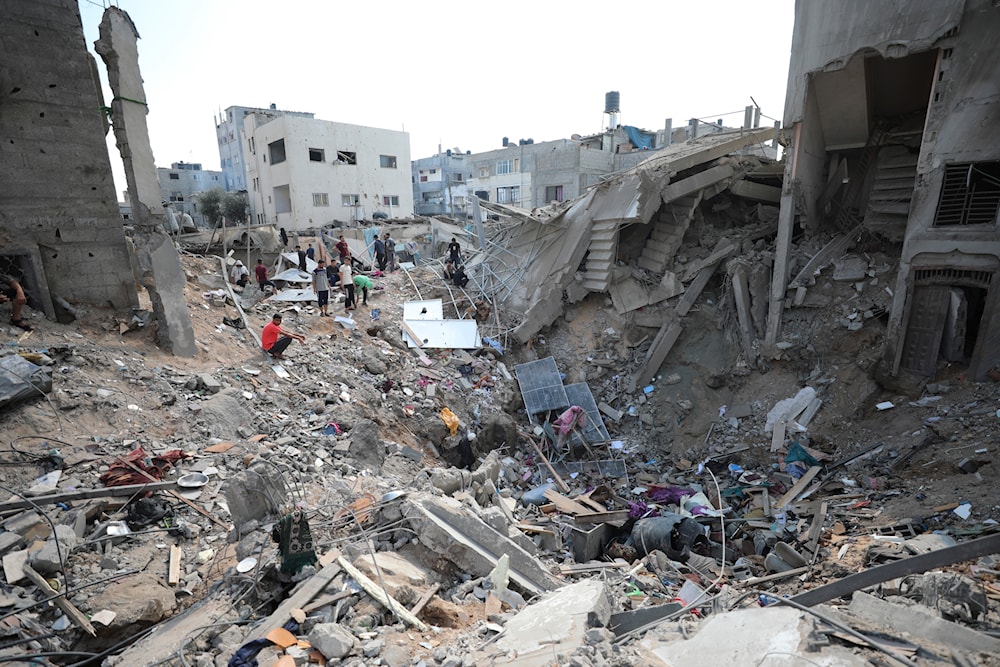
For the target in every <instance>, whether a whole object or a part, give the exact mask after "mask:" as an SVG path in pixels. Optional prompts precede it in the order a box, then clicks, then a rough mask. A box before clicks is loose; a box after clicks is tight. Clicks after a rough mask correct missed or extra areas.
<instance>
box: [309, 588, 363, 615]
mask: <svg viewBox="0 0 1000 667" xmlns="http://www.w3.org/2000/svg"><path fill="white" fill-rule="evenodd" d="M352 595H354V591H353V590H347V591H339V592H337V593H334V594H333V595H330V594H326V595H321V596H319V597H318V598H316V599H315V600H313V601H312V602H310V603H309V604H307V605H306V606H304V607H302V611H304V612H305V613H307V614H308V613H310V612H313V611H316V610H317V609H319V608H321V607H325V606H326V605H328V604H333V603H334V602H339V601H340V600H343V599H345V598H349V597H351V596H352Z"/></svg>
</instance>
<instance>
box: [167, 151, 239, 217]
mask: <svg viewBox="0 0 1000 667" xmlns="http://www.w3.org/2000/svg"><path fill="white" fill-rule="evenodd" d="M156 176H157V178H158V179H159V180H160V192H161V193H162V197H163V202H164V204H169V205H170V206H171V207H172V208H173V209H174V212H175V213H177V214H179V215H181V214H184V213H187V214H188V215H190V216H191V219H192V220H193V221H194V224H196V225H197V226H199V227H207V226H208V222H207V221H206V220H205V216H204V215H203V214H202V213H201V212H200V211H199V210H198V198H197V196H195V195H197V194H198V193H199V192H205V191H206V190H211V189H212V188H221V187H222V183H223V174H222V172H221V171H206V170H204V169H202V168H201V164H199V163H197V162H174V163H173V164H171V165H170V169H166V168H164V167H157V168H156Z"/></svg>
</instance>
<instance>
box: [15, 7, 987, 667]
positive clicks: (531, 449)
mask: <svg viewBox="0 0 1000 667" xmlns="http://www.w3.org/2000/svg"><path fill="white" fill-rule="evenodd" d="M897 10H898V7H897V6H896V5H894V4H885V5H881V4H878V3H867V2H862V1H861V0H836V1H830V2H824V3H815V2H807V1H805V0H802V1H800V2H798V3H797V5H796V9H795V28H794V33H793V40H792V45H791V59H790V68H789V73H788V94H787V98H786V104H785V110H784V119H783V123H782V126H781V127H780V128H771V127H758V126H756V125H757V124H756V123H751V122H748V123H746V126H745V127H743V128H741V129H736V130H732V131H719V132H713V133H710V134H705V135H704V136H695V137H693V138H691V139H689V140H686V141H681V142H678V143H672V144H670V145H667V146H666V147H663V148H661V149H658V150H655V151H650V152H649V153H648V156H644V159H641V160H636V161H634V164H635V166H633V167H630V168H628V169H625V170H622V171H620V172H617V173H614V174H611V175H610V176H608V177H606V178H604V179H603V181H602V182H600V183H599V184H597V185H594V186H592V187H589V188H587V189H586V191H585V192H583V193H582V194H581V195H580V196H579V197H576V198H574V199H571V200H568V201H564V202H554V203H551V204H550V205H548V206H545V207H541V208H535V209H531V210H528V209H522V208H518V207H515V206H511V205H509V204H501V203H496V202H489V201H477V200H475V199H472V200H471V202H470V208H471V209H472V217H471V219H469V220H466V219H461V220H459V219H454V218H449V217H446V216H432V217H416V218H411V219H406V220H390V221H379V222H378V224H376V223H375V222H374V221H373V222H372V223H371V224H365V225H359V226H355V227H348V228H337V229H317V230H315V233H295V234H294V236H293V238H291V239H283V238H281V237H280V236H279V235H278V234H276V233H275V234H268V233H266V232H264V231H260V230H256V231H255V232H254V233H253V234H251V233H250V231H249V227H248V228H247V231H246V232H245V233H244V232H243V231H241V230H239V229H230V230H229V231H228V232H227V230H225V229H223V230H222V233H221V235H220V237H219V238H220V239H223V237H225V239H224V240H221V244H222V245H221V247H222V252H221V253H218V254H216V253H212V252H209V247H210V246H213V243H214V242H215V235H216V232H215V231H213V232H212V237H211V238H209V240H208V242H207V243H206V242H204V240H200V241H198V242H193V241H192V242H191V243H190V244H184V243H180V242H179V241H178V238H173V237H171V236H170V234H169V233H165V232H164V227H165V220H166V213H165V212H164V208H163V206H162V203H161V197H160V191H159V186H158V183H157V180H156V179H157V176H156V171H155V166H154V159H153V154H152V149H151V147H150V140H149V134H148V131H147V127H146V115H147V114H148V113H149V112H150V110H149V109H147V107H146V105H145V103H143V102H142V100H144V99H146V98H145V96H144V92H143V81H142V76H141V72H140V63H141V61H142V54H141V42H139V41H137V40H138V36H139V32H140V31H141V30H143V26H137V25H135V24H134V23H133V22H132V20H131V19H130V18H129V16H128V14H126V13H125V12H124V11H122V10H121V9H119V8H117V7H111V8H108V9H107V10H106V11H105V15H104V19H103V20H102V22H101V30H100V40H99V41H98V44H97V45H96V50H97V53H99V54H100V57H101V60H103V63H104V66H105V67H107V69H108V73H109V81H110V84H111V88H112V90H113V91H114V99H112V100H110V102H108V101H103V100H101V99H100V92H99V91H100V87H99V85H98V82H97V73H96V72H97V70H96V68H97V67H98V63H97V62H96V61H95V59H94V58H92V57H91V56H90V55H89V54H88V53H87V48H86V44H85V43H84V38H83V30H82V25H81V17H80V12H79V8H78V6H77V3H76V2H75V0H11V1H10V2H9V3H7V4H6V5H5V6H4V7H3V8H2V9H0V14H2V16H3V18H4V20H3V21H0V38H2V39H0V44H3V48H4V52H5V53H4V55H5V56H6V57H5V58H4V59H3V61H2V64H0V145H2V146H0V161H2V164H3V165H4V168H3V170H2V172H0V179H2V181H0V248H2V249H0V260H2V261H3V262H4V266H3V267H0V274H15V275H16V277H18V278H19V280H20V282H21V283H22V285H23V288H24V292H25V295H26V296H27V304H26V307H25V310H24V318H25V320H26V321H27V322H29V323H30V327H28V328H25V327H16V326H14V325H13V324H11V325H8V324H6V321H7V320H6V318H7V309H8V308H10V305H9V304H7V303H0V313H2V315H3V319H2V320H0V323H2V326H0V332H2V333H0V335H2V337H3V338H4V345H3V351H2V353H0V424H2V430H3V434H4V437H3V447H4V451H3V453H2V454H0V463H2V464H3V465H0V490H2V491H3V493H4V500H3V501H2V502H0V557H2V572H0V575H2V577H0V662H8V663H12V664H34V665H79V666H81V667H82V666H84V665H103V666H107V667H112V666H115V665H120V666H122V667H136V666H150V667H151V666H152V665H178V666H180V665H198V666H199V667H209V666H214V667H221V666H223V665H226V666H229V667H250V666H252V665H260V666H261V667H271V666H272V665H280V666H281V667H290V666H292V665H307V664H337V665H358V666H360V665H389V666H393V667H395V666H403V665H412V664H424V665H444V666H447V667H468V666H472V665H485V664H490V665H528V666H532V665H538V666H540V667H541V666H544V665H576V666H579V667H611V666H617V665H664V666H675V667H680V666H682V665H690V664H703V663H704V664H733V665H744V664H746V665H750V664H754V665H756V664H788V665H792V664H800V663H802V662H807V663H808V664H822V665H895V666H898V665H924V664H954V665H957V666H958V667H967V666H969V665H998V664H1000V620H998V614H1000V524H998V520H1000V499H998V496H997V485H996V483H995V481H994V473H995V472H996V460H995V459H994V458H993V457H995V456H996V452H997V447H998V444H997V443H998V442H1000V437H998V433H1000V426H998V424H1000V421H998V416H1000V351H998V350H1000V346H998V344H997V343H998V340H997V338H998V337H1000V328H998V327H1000V319H998V315H997V304H996V300H997V299H998V298H1000V297H998V296H997V294H996V291H997V290H995V289H993V281H992V278H993V277H994V275H995V273H996V271H997V270H998V266H1000V239H998V236H997V222H998V217H997V216H998V208H1000V118H998V113H1000V112H998V109H1000V105H998V102H1000V51H998V50H997V49H995V48H989V47H988V46H987V45H990V44H991V39H992V37H993V36H994V35H996V34H1000V8H998V7H997V6H996V2H994V1H992V0H935V1H933V2H931V1H922V2H914V3H912V5H911V6H910V7H908V11H907V12H905V13H900V12H898V11H897ZM110 131H113V132H114V136H115V140H116V143H117V145H118V147H119V150H120V153H121V156H122V157H123V160H124V163H125V174H126V178H127V181H128V188H129V195H130V198H131V203H132V210H133V216H134V217H133V220H132V221H131V222H132V223H133V224H130V225H129V226H127V227H126V226H123V224H122V220H121V217H120V216H119V211H118V206H117V203H116V197H115V193H114V185H113V182H112V175H111V163H110V160H111V159H112V157H111V156H108V154H107V151H106V150H105V136H106V133H107V132H110ZM776 144H780V145H781V146H782V150H783V154H782V156H781V157H780V159H775V157H774V150H773V146H774V145H776ZM114 157H115V158H117V156H114ZM626 162H627V163H629V164H631V163H632V162H629V161H626ZM54 183H58V184H59V188H58V189H57V190H56V189H54V188H53V184H54ZM282 231H284V230H282ZM227 234H228V236H227ZM341 234H343V235H344V237H345V238H344V244H345V247H346V249H347V250H346V254H347V256H348V257H349V258H350V260H349V261H350V264H351V265H353V267H354V271H355V272H356V273H357V274H362V275H363V276H367V277H368V279H369V280H370V282H371V283H372V286H371V287H370V288H368V287H365V286H366V284H367V283H366V282H365V281H361V282H357V281H355V282H356V284H357V285H358V286H359V295H358V296H359V298H361V299H363V301H362V303H361V304H359V305H358V306H357V307H356V309H355V310H353V311H352V310H349V309H347V308H346V304H345V303H344V302H342V299H341V293H340V292H338V291H334V292H332V298H331V310H332V311H333V312H331V315H332V316H331V317H322V316H321V314H320V313H321V311H320V310H319V309H318V307H317V305H316V296H317V294H316V292H314V291H313V286H314V285H315V283H314V282H313V281H314V278H313V277H312V276H313V275H314V273H313V272H314V271H315V270H316V268H317V267H318V266H319V265H318V261H319V260H325V261H330V262H332V261H335V259H336V257H337V256H338V254H341V255H343V254H345V251H344V250H341V249H340V248H338V247H337V246H336V244H337V242H338V237H339V236H340V235H341ZM251 237H252V238H251ZM376 238H380V239H382V238H386V239H388V240H387V241H386V243H388V246H389V248H390V249H391V250H393V251H394V253H395V254H394V256H393V257H392V258H390V259H389V261H388V262H387V263H385V262H384V261H380V258H379V257H378V256H377V254H376V253H375V249H374V248H375V243H374V242H375V239H376ZM452 239H456V240H457V243H458V245H459V252H460V257H461V261H460V263H459V266H458V267H457V268H460V269H461V270H462V272H463V274H464V275H465V276H466V277H467V278H468V280H467V281H458V280H445V279H444V278H443V272H444V271H445V270H448V271H452V270H454V269H455V268H456V267H454V266H451V267H449V266H448V265H446V261H447V259H448V257H449V253H450V252H451V251H450V250H449V249H448V246H449V242H450V241H451V240H452ZM241 243H242V244H243V245H242V246H241ZM230 245H231V246H232V250H230V249H229V246H230ZM296 245H301V246H302V247H303V248H305V247H309V248H312V249H314V251H315V256H314V257H313V256H310V257H308V258H307V257H306V255H305V254H304V253H303V255H301V256H300V255H298V254H297V253H296V252H294V251H293V250H292V248H293V247H295V246H296ZM214 247H216V248H217V247H218V246H214ZM244 253H245V254H244ZM257 259H260V260H261V262H262V263H264V264H265V267H266V269H267V273H266V274H265V280H261V281H260V283H259V284H258V281H257V280H256V279H255V278H254V274H253V273H252V269H253V265H254V263H255V262H256V260H257ZM383 259H384V258H383ZM237 260H241V261H242V262H246V265H247V266H248V267H249V268H250V269H251V275H250V280H249V281H248V282H246V283H245V284H242V285H241V284H238V283H237V281H236V279H235V278H233V277H232V276H234V275H238V270H239V266H242V263H241V264H240V265H239V266H238V265H237V264H236V262H237ZM380 265H381V266H380ZM303 268H304V269H305V270H304V271H303V270H302V269H303ZM234 269H235V270H234ZM359 277H360V276H359ZM265 283H266V284H265ZM362 287H364V290H363V292H362V291H361V290H362ZM335 290H336V288H335ZM274 313H279V314H281V315H282V316H283V321H282V325H281V326H282V327H284V328H285V329H287V330H288V331H293V332H297V333H299V334H302V335H303V336H304V339H303V340H301V341H295V342H292V343H291V345H290V347H288V349H287V351H286V352H285V356H284V358H279V357H276V356H274V355H270V354H269V353H267V352H265V351H264V350H263V349H262V347H261V345H262V340H261V336H260V332H261V329H262V327H264V326H265V324H267V323H268V322H270V321H271V318H272V315H273V314H274Z"/></svg>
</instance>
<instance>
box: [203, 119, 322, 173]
mask: <svg viewBox="0 0 1000 667" xmlns="http://www.w3.org/2000/svg"><path fill="white" fill-rule="evenodd" d="M251 114H253V115H256V116H257V118H258V122H266V120H267V119H270V118H277V117H278V116H285V115H288V116H299V117H301V118H312V117H313V114H312V113H309V112H305V111H282V110H281V109H278V107H277V105H275V104H272V105H271V106H270V107H268V108H267V109H261V108H258V107H238V106H236V107H229V108H228V109H226V110H225V111H223V112H222V113H221V114H219V115H217V116H216V117H215V134H216V137H217V138H218V140H219V164H220V166H221V167H222V174H223V176H224V183H223V185H222V188H223V189H224V190H225V191H226V192H234V191H239V190H247V189H249V188H248V187H247V184H248V183H249V181H248V180H247V175H246V172H247V169H246V155H245V151H246V143H247V142H246V141H245V137H244V136H243V119H244V118H246V117H247V116H248V115H251Z"/></svg>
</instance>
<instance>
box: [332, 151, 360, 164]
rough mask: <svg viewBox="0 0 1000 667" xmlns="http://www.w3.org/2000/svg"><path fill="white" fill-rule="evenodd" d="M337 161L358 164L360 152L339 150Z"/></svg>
mask: <svg viewBox="0 0 1000 667" xmlns="http://www.w3.org/2000/svg"><path fill="white" fill-rule="evenodd" d="M337 162H338V163H340V164H357V163H358V154H357V153H353V152H351V151H337Z"/></svg>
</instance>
